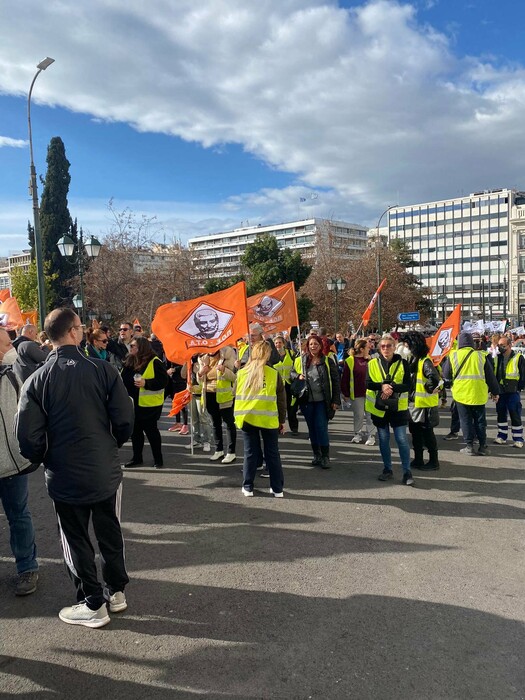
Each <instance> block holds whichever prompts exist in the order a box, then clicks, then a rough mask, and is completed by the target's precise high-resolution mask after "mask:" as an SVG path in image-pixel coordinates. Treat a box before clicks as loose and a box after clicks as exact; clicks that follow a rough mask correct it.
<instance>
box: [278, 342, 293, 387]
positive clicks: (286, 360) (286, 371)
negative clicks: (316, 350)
mask: <svg viewBox="0 0 525 700" xmlns="http://www.w3.org/2000/svg"><path fill="white" fill-rule="evenodd" d="M293 365H294V360H293V357H292V356H291V355H290V351H289V350H285V351H284V357H283V358H282V359H281V360H280V361H279V362H276V363H275V364H274V366H273V368H274V369H276V370H277V371H278V372H279V374H280V375H281V379H282V380H283V382H284V383H285V384H290V372H291V371H292V368H293Z"/></svg>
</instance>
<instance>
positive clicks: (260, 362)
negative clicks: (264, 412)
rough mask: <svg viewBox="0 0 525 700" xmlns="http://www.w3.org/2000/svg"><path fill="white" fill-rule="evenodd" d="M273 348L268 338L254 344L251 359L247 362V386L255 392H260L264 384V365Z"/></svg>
mask: <svg viewBox="0 0 525 700" xmlns="http://www.w3.org/2000/svg"><path fill="white" fill-rule="evenodd" d="M271 354H272V349H271V347H270V343H267V342H266V340H260V341H259V342H257V343H254V344H253V345H252V349H251V352H250V359H249V360H248V362H247V363H246V368H245V369H246V375H247V376H246V388H247V389H248V390H250V391H253V392H255V393H257V392H259V391H260V390H261V389H262V388H263V385H264V367H265V365H266V363H267V362H268V360H269V359H270V355H271Z"/></svg>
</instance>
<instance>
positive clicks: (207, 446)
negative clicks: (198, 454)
mask: <svg viewBox="0 0 525 700" xmlns="http://www.w3.org/2000/svg"><path fill="white" fill-rule="evenodd" d="M202 451H203V452H211V445H210V443H209V442H203V443H202Z"/></svg>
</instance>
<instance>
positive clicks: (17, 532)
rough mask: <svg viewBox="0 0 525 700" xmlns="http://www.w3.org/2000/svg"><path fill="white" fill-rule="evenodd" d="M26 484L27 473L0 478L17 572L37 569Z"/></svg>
mask: <svg viewBox="0 0 525 700" xmlns="http://www.w3.org/2000/svg"><path fill="white" fill-rule="evenodd" d="M27 484H28V475H27V474H21V475H18V476H10V477H8V478H7V479H0V499H1V500H2V506H3V508H4V511H5V514H6V517H7V522H8V523H9V531H10V533H11V537H10V545H11V551H12V552H13V556H14V558H15V561H16V570H17V572H18V573H19V574H23V573H24V572H25V571H38V562H37V560H36V545H35V531H34V529H33V521H32V520H31V513H30V512H29V508H28V507H27V498H28V488H27Z"/></svg>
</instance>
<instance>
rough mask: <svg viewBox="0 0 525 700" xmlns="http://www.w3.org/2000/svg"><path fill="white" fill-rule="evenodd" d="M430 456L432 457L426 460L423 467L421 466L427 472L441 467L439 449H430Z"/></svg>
mask: <svg viewBox="0 0 525 700" xmlns="http://www.w3.org/2000/svg"><path fill="white" fill-rule="evenodd" d="M429 457H430V459H429V460H428V462H426V464H425V465H424V466H423V467H420V469H421V470H423V471H427V472H433V471H436V470H437V469H439V460H438V452H437V450H429Z"/></svg>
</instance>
